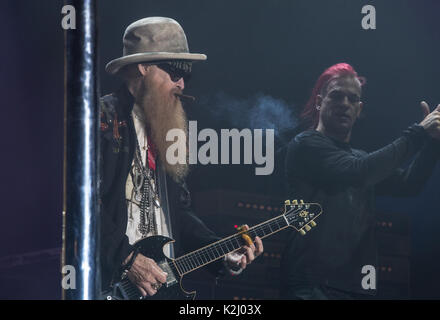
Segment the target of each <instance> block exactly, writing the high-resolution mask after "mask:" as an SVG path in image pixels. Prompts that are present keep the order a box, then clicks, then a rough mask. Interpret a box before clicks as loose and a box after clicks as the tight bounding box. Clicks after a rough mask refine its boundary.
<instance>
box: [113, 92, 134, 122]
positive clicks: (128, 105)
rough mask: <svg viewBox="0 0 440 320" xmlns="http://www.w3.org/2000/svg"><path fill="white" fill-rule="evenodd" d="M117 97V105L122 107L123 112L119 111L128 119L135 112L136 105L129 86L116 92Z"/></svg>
mask: <svg viewBox="0 0 440 320" xmlns="http://www.w3.org/2000/svg"><path fill="white" fill-rule="evenodd" d="M116 97H117V99H118V101H119V103H118V104H117V105H118V106H121V110H118V111H119V112H121V114H123V115H124V116H125V117H128V116H129V115H130V113H131V111H132V110H133V105H134V97H133V96H132V94H131V93H130V91H128V89H127V86H126V85H123V86H121V87H120V88H119V89H118V90H117V91H116Z"/></svg>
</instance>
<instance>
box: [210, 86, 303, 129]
mask: <svg viewBox="0 0 440 320" xmlns="http://www.w3.org/2000/svg"><path fill="white" fill-rule="evenodd" d="M203 104H205V105H207V107H208V108H209V110H210V112H211V115H212V116H213V117H214V118H215V119H218V120H219V121H220V122H221V123H222V125H225V124H226V125H228V127H229V128H238V129H243V128H249V129H274V130H275V135H278V134H279V133H280V132H283V131H285V130H288V129H291V128H293V127H295V126H296V125H297V123H298V120H297V119H296V118H295V117H294V108H293V106H289V105H288V104H287V103H286V102H285V101H283V100H281V99H276V98H274V97H271V96H269V95H264V94H256V95H255V96H253V97H250V98H247V99H237V98H234V97H232V96H230V95H228V94H226V93H224V92H219V93H217V94H215V95H214V96H213V97H212V98H210V99H208V100H206V101H205V102H203Z"/></svg>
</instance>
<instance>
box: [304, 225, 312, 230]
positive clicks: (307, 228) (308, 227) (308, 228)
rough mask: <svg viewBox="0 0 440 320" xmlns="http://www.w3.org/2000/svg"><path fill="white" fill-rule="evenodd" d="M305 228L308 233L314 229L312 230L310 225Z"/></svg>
mask: <svg viewBox="0 0 440 320" xmlns="http://www.w3.org/2000/svg"><path fill="white" fill-rule="evenodd" d="M304 228H306V230H307V231H310V230H312V228H310V226H309V225H308V224H306V226H305V227H304Z"/></svg>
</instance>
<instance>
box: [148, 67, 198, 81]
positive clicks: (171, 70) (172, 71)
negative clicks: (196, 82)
mask: <svg viewBox="0 0 440 320" xmlns="http://www.w3.org/2000/svg"><path fill="white" fill-rule="evenodd" d="M156 66H157V67H158V68H159V69H161V70H163V71H165V72H166V73H168V75H169V76H170V79H171V81H173V82H177V81H179V80H180V79H181V78H183V80H184V81H185V83H188V82H189V80H190V79H191V73H190V72H187V71H184V70H182V69H180V68H175V67H173V66H172V65H170V64H168V63H161V64H157V65H156Z"/></svg>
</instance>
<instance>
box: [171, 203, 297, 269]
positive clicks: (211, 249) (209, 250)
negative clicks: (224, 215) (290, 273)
mask: <svg viewBox="0 0 440 320" xmlns="http://www.w3.org/2000/svg"><path fill="white" fill-rule="evenodd" d="M300 210H301V209H295V210H293V211H291V212H289V213H288V214H292V213H297V212H299V211H300ZM285 215H286V214H283V215H281V216H278V217H275V218H273V219H271V220H269V221H267V222H266V223H264V222H263V223H262V224H259V225H257V226H255V227H252V228H250V229H249V230H248V231H247V233H249V234H251V235H252V234H253V237H255V236H256V235H258V233H257V231H261V232H262V233H263V234H264V235H263V236H262V237H265V236H266V235H267V234H271V233H273V232H274V231H273V228H272V227H275V228H277V229H276V230H275V231H279V230H281V228H283V227H287V226H288V224H287V222H286V220H285ZM279 222H281V223H282V224H283V226H282V227H280V223H279ZM265 230H267V232H265ZM239 239H240V240H239ZM233 241H235V242H236V243H237V245H238V247H234V245H235V243H234V242H233ZM240 241H242V239H241V234H235V235H232V236H230V237H228V238H226V239H223V240H220V241H218V242H216V243H214V244H213V245H210V246H208V247H206V248H202V249H199V250H196V251H194V252H192V253H189V254H187V255H184V256H182V257H180V258H177V259H175V260H174V261H175V262H176V265H177V266H178V267H179V269H181V270H182V271H183V272H181V273H182V274H184V273H188V272H189V271H191V270H193V269H196V268H198V267H200V266H202V265H204V264H207V263H209V262H211V261H214V260H216V259H219V258H221V257H223V256H225V255H226V254H228V253H230V252H233V251H235V250H238V249H239V248H241V247H242V245H243V244H242V242H240ZM228 244H230V245H231V247H232V248H233V250H230V249H229V247H228ZM224 247H226V250H227V252H226V253H225V251H224V250H223V248H224ZM219 249H221V250H222V252H223V254H221V253H220V251H219ZM211 254H212V256H213V257H214V259H212V258H211ZM206 256H207V257H208V258H206ZM204 259H205V260H206V262H205V260H204Z"/></svg>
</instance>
